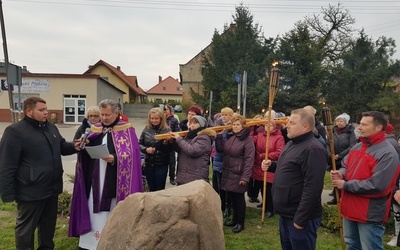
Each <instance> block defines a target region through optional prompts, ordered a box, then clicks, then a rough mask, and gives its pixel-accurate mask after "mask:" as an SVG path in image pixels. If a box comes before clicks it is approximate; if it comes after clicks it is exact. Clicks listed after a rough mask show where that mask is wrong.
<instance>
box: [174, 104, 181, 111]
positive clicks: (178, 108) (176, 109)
mask: <svg viewBox="0 0 400 250" xmlns="http://www.w3.org/2000/svg"><path fill="white" fill-rule="evenodd" d="M174 111H175V112H177V113H181V112H182V106H181V105H175V107H174Z"/></svg>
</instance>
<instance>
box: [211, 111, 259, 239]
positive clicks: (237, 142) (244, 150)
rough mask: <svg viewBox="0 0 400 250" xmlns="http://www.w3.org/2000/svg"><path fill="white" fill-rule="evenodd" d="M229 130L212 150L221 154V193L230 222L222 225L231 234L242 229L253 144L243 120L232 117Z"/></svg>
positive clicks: (219, 136)
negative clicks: (229, 207)
mask: <svg viewBox="0 0 400 250" xmlns="http://www.w3.org/2000/svg"><path fill="white" fill-rule="evenodd" d="M231 123H232V130H230V131H228V134H227V137H226V140H223V139H222V134H218V136H217V139H216V148H217V151H218V152H223V153H224V160H223V164H222V180H221V189H222V190H225V191H227V192H228V196H230V198H231V200H232V208H233V218H232V221H228V222H225V223H224V225H225V226H230V227H233V226H234V228H233V230H232V231H233V232H234V233H239V232H241V231H242V230H243V229H244V219H245V214H246V201H245V199H244V193H245V192H246V191H247V186H248V182H249V180H250V176H251V172H252V169H253V164H254V153H255V149H254V142H253V139H252V138H251V137H250V136H249V135H250V128H249V127H246V126H245V124H246V118H245V117H243V116H241V115H238V114H234V115H233V116H232V119H231Z"/></svg>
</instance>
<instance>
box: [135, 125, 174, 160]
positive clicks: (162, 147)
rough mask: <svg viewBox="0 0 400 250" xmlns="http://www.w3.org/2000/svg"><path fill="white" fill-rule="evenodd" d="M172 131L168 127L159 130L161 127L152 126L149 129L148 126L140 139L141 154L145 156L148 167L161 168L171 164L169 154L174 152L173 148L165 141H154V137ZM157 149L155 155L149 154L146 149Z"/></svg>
mask: <svg viewBox="0 0 400 250" xmlns="http://www.w3.org/2000/svg"><path fill="white" fill-rule="evenodd" d="M170 131H171V129H170V128H169V127H166V128H164V129H162V130H161V129H159V127H154V126H152V127H151V128H148V126H146V127H145V128H144V129H143V131H142V134H141V135H140V139H139V147H140V152H142V154H144V155H145V162H146V167H161V166H167V165H168V163H169V154H170V153H171V152H172V147H171V145H169V144H164V143H163V142H164V140H160V141H157V140H156V139H154V135H157V134H165V133H168V132H170ZM148 147H155V148H156V152H155V153H154V154H147V153H146V148H148Z"/></svg>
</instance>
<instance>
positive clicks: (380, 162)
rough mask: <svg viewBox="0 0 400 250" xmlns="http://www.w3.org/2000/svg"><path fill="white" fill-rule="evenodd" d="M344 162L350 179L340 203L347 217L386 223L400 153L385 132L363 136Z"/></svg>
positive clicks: (342, 169) (359, 220)
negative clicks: (387, 138) (388, 139)
mask: <svg viewBox="0 0 400 250" xmlns="http://www.w3.org/2000/svg"><path fill="white" fill-rule="evenodd" d="M360 140H361V142H360V143H357V144H356V145H354V147H352V149H351V150H350V152H349V154H348V155H347V156H346V157H345V158H344V159H343V161H342V168H340V170H339V171H340V172H341V173H342V174H343V176H344V180H345V181H346V182H345V184H344V187H343V191H342V198H341V200H340V201H341V202H340V206H341V210H342V214H343V217H345V218H346V219H348V220H352V221H356V222H361V223H385V222H386V221H387V219H388V216H389V212H390V204H391V192H392V191H393V188H394V186H395V182H396V179H397V176H398V166H399V155H398V154H397V152H396V150H395V149H394V148H393V146H392V145H391V144H390V142H388V141H387V140H386V138H385V134H384V133H383V132H381V133H378V134H375V135H371V136H369V137H360Z"/></svg>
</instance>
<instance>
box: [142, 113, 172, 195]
mask: <svg viewBox="0 0 400 250" xmlns="http://www.w3.org/2000/svg"><path fill="white" fill-rule="evenodd" d="M170 131H171V128H169V127H168V126H167V123H166V122H165V115H164V113H163V111H162V110H161V109H160V108H152V109H150V111H149V115H148V119H147V126H146V127H145V128H144V129H143V131H142V134H141V135H140V139H139V147H140V151H141V152H142V154H144V156H145V168H144V173H143V174H144V175H145V176H146V179H147V183H148V185H149V189H150V192H151V191H158V190H163V189H165V181H166V178H167V172H168V164H169V157H170V153H171V151H172V150H171V147H169V146H168V145H167V144H166V143H164V140H161V141H157V140H156V139H154V135H157V134H165V133H168V132H170Z"/></svg>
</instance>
